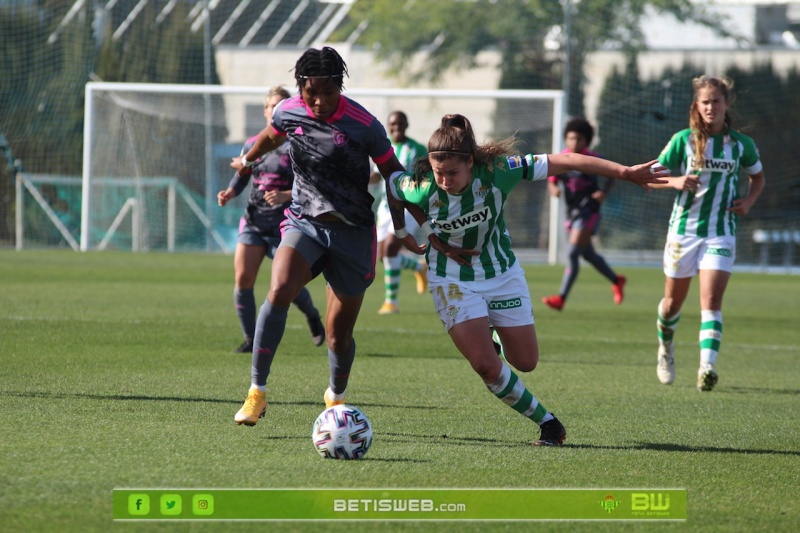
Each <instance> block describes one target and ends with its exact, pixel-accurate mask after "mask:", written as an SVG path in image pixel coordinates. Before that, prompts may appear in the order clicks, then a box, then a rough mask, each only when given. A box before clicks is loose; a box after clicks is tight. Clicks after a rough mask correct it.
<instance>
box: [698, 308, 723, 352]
mask: <svg viewBox="0 0 800 533" xmlns="http://www.w3.org/2000/svg"><path fill="white" fill-rule="evenodd" d="M720 343H722V311H700V366H704V365H709V364H710V365H713V364H715V363H716V362H717V355H718V354H719V345H720Z"/></svg>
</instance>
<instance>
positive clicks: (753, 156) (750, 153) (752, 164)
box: [731, 132, 763, 176]
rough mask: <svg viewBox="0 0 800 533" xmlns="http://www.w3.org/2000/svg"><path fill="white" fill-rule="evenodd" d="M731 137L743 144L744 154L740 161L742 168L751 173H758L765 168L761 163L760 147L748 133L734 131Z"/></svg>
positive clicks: (750, 174)
mask: <svg viewBox="0 0 800 533" xmlns="http://www.w3.org/2000/svg"><path fill="white" fill-rule="evenodd" d="M731 137H733V138H734V139H736V140H737V141H739V142H740V143H741V144H742V155H741V157H740V158H739V163H740V165H741V168H742V170H744V172H745V173H746V174H747V175H749V176H752V175H753V174H758V173H759V172H761V171H762V170H763V166H762V165H761V155H760V154H759V152H758V147H757V146H756V143H755V141H753V139H752V138H750V137H748V136H747V135H745V134H743V133H739V132H732V133H731Z"/></svg>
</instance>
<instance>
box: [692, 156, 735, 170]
mask: <svg viewBox="0 0 800 533" xmlns="http://www.w3.org/2000/svg"><path fill="white" fill-rule="evenodd" d="M688 163H689V168H698V166H697V165H696V164H695V158H694V157H691V158H689V162H688ZM735 168H736V161H733V160H732V159H706V160H705V162H704V163H703V170H720V171H722V172H733V171H734V169H735Z"/></svg>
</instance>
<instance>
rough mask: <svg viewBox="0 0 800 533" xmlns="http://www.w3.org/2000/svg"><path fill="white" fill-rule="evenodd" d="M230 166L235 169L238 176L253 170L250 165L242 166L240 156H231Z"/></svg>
mask: <svg viewBox="0 0 800 533" xmlns="http://www.w3.org/2000/svg"><path fill="white" fill-rule="evenodd" d="M231 168H232V169H234V170H236V173H237V174H238V175H239V176H244V175H246V174H247V173H248V172H252V171H253V170H252V167H246V166H244V165H243V164H242V158H241V157H232V158H231Z"/></svg>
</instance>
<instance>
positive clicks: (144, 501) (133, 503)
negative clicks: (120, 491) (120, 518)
mask: <svg viewBox="0 0 800 533" xmlns="http://www.w3.org/2000/svg"><path fill="white" fill-rule="evenodd" d="M149 513H150V496H148V495H147V494H130V495H128V514H130V515H134V516H144V515H147V514H149Z"/></svg>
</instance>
